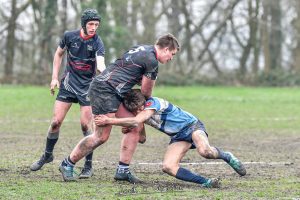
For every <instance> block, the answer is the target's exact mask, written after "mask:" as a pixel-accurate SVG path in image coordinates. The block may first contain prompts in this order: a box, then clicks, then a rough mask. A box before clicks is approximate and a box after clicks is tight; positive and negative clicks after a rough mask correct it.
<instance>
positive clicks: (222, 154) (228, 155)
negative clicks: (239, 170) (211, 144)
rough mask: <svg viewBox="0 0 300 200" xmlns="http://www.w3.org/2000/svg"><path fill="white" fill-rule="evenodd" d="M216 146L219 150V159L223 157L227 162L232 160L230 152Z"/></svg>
mask: <svg viewBox="0 0 300 200" xmlns="http://www.w3.org/2000/svg"><path fill="white" fill-rule="evenodd" d="M215 148H216V149H217V151H218V153H219V155H218V158H219V159H223V160H224V161H225V162H227V163H229V162H230V158H231V156H230V154H228V153H226V152H224V151H222V150H221V149H219V148H217V147H215Z"/></svg>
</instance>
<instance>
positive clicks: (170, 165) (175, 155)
mask: <svg viewBox="0 0 300 200" xmlns="http://www.w3.org/2000/svg"><path fill="white" fill-rule="evenodd" d="M191 146H192V144H191V143H189V142H186V141H178V142H173V143H171V144H170V145H169V146H168V148H167V151H166V153H165V156H164V160H163V169H162V170H163V172H165V173H167V174H169V175H171V176H174V177H176V178H177V179H180V180H183V181H188V182H193V183H197V184H200V185H202V186H204V187H218V186H219V183H218V180H213V179H208V178H205V177H203V176H201V175H198V174H195V173H193V172H191V171H190V170H188V169H186V168H183V167H180V166H179V162H180V161H181V159H182V158H183V156H184V155H185V154H186V152H187V151H188V150H189V149H190V148H191Z"/></svg>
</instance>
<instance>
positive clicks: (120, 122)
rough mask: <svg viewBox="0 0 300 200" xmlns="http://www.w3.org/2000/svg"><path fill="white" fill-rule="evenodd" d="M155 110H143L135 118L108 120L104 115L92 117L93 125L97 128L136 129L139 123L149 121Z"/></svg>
mask: <svg viewBox="0 0 300 200" xmlns="http://www.w3.org/2000/svg"><path fill="white" fill-rule="evenodd" d="M154 112H155V110H152V109H151V110H143V111H141V112H140V113H139V114H137V115H136V116H135V117H128V118H109V117H107V116H105V115H97V116H95V117H94V121H95V124H96V125H97V126H104V125H117V126H126V127H137V126H138V124H139V123H143V122H144V121H146V120H147V119H149V118H150V117H151V116H152V115H153V114H154Z"/></svg>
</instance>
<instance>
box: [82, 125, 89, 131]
mask: <svg viewBox="0 0 300 200" xmlns="http://www.w3.org/2000/svg"><path fill="white" fill-rule="evenodd" d="M81 130H82V132H86V131H88V130H89V126H88V125H87V124H85V123H81Z"/></svg>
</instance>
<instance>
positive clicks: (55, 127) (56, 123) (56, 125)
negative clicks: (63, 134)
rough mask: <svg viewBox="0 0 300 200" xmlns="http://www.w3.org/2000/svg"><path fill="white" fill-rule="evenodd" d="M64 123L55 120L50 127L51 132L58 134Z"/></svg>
mask: <svg viewBox="0 0 300 200" xmlns="http://www.w3.org/2000/svg"><path fill="white" fill-rule="evenodd" d="M61 124H62V121H59V120H56V119H53V120H52V122H51V125H50V132H56V131H58V130H59V129H60V127H61Z"/></svg>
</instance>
